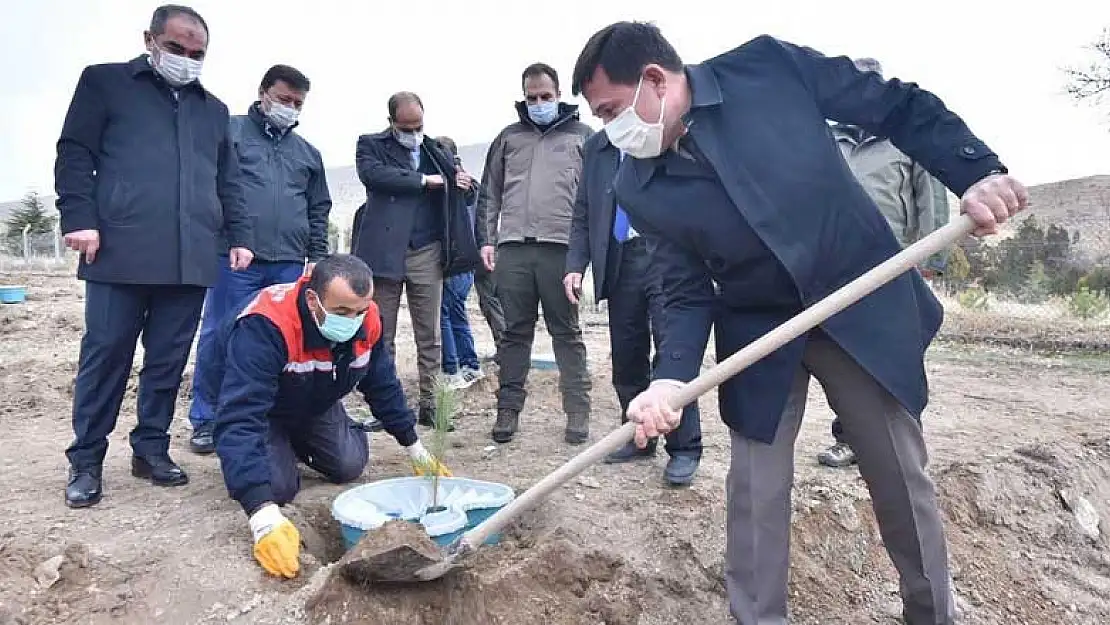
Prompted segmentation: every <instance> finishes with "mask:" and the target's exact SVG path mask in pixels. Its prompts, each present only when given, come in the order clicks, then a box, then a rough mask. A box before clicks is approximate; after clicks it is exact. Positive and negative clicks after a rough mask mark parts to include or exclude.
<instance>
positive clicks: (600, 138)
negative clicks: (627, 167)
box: [567, 132, 623, 302]
mask: <svg viewBox="0 0 1110 625" xmlns="http://www.w3.org/2000/svg"><path fill="white" fill-rule="evenodd" d="M618 166H620V150H618V149H617V148H616V147H614V146H613V144H612V143H609V136H608V135H606V134H605V133H604V132H595V133H594V134H593V135H592V136H591V137H590V138H589V139H587V140H586V143H584V144H583V145H582V175H581V177H580V178H579V179H578V194H577V196H576V198H575V200H574V216H573V217H572V218H571V224H570V245H569V247H568V248H567V273H584V272H585V271H586V267H587V266H588V265H593V278H594V280H593V282H594V300H595V301H599V302H600V301H601V300H603V299H606V298H607V297H608V296H609V286H610V285H609V279H610V277H611V276H610V275H609V274H610V273H612V272H611V271H610V269H611V267H618V266H620V246H619V245H615V243H616V239H614V238H613V217H614V216H615V215H616V212H617V201H616V198H617V196H616V195H615V194H614V193H613V176H614V175H615V174H616V172H617V167H618ZM622 208H623V207H622Z"/></svg>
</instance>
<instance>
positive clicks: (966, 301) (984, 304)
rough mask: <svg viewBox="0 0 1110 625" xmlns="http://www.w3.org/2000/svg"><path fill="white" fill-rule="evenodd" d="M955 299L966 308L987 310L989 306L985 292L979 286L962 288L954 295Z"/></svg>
mask: <svg viewBox="0 0 1110 625" xmlns="http://www.w3.org/2000/svg"><path fill="white" fill-rule="evenodd" d="M956 301H957V302H959V303H960V306H961V307H963V308H966V309H967V310H987V308H989V307H990V301H989V296H988V295H987V292H986V291H984V290H983V289H981V288H979V287H972V288H970V289H964V290H963V291H960V292H959V293H958V294H957V295H956Z"/></svg>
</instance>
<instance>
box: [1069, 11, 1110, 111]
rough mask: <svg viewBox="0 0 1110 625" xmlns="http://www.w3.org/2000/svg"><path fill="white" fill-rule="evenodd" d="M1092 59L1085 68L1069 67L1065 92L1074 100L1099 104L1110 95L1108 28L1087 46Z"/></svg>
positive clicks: (1109, 41) (1109, 34) (1109, 35)
mask: <svg viewBox="0 0 1110 625" xmlns="http://www.w3.org/2000/svg"><path fill="white" fill-rule="evenodd" d="M1087 47H1088V49H1089V50H1090V51H1091V52H1092V56H1093V57H1094V59H1093V60H1092V61H1091V62H1090V64H1089V65H1087V66H1086V67H1069V68H1067V69H1065V70H1064V72H1065V73H1066V74H1067V76H1068V84H1067V87H1066V89H1067V92H1068V95H1070V96H1072V97H1073V98H1075V99H1076V100H1093V101H1095V102H1100V101H1101V100H1102V98H1103V96H1105V95H1106V94H1107V93H1110V28H1107V29H1106V30H1104V31H1102V35H1101V36H1100V37H1099V38H1098V40H1097V41H1095V42H1094V43H1093V44H1091V45H1089V46H1087Z"/></svg>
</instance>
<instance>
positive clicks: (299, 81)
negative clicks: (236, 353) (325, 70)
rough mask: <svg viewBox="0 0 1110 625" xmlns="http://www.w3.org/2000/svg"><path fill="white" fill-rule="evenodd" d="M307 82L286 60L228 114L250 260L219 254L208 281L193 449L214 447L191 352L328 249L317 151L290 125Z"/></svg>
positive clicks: (207, 399)
mask: <svg viewBox="0 0 1110 625" xmlns="http://www.w3.org/2000/svg"><path fill="white" fill-rule="evenodd" d="M309 86H310V83H309V81H308V78H307V77H305V75H304V74H302V73H301V72H299V71H297V70H296V69H294V68H292V67H289V66H288V65H274V66H273V67H271V68H270V69H268V70H266V73H265V74H263V76H262V83H261V84H260V85H259V87H258V99H257V100H256V101H255V102H254V104H252V105H251V106H250V108H249V109H247V113H246V114H245V115H235V116H233V117H232V118H231V141H232V145H234V147H235V155H236V156H237V158H238V162H239V167H240V171H241V172H242V182H243V184H242V187H243V195H244V199H245V201H246V205H247V210H248V212H249V213H250V217H251V222H252V223H253V224H254V228H255V230H256V231H257V233H258V236H257V237H256V241H255V249H254V262H252V263H251V266H250V267H248V268H246V269H244V270H242V271H231V270H230V269H229V268H228V267H229V266H230V265H229V263H227V262H226V260H224V261H222V262H223V266H224V270H223V271H222V272H221V273H220V277H219V280H217V282H216V286H215V287H214V288H212V289H209V291H208V296H207V298H206V299H205V303H204V317H203V318H202V320H201V325H200V338H199V340H198V341H197V354H198V357H197V362H196V368H195V372H194V374H193V402H192V404H191V405H190V406H189V421H191V422H192V425H193V434H192V436H191V437H190V438H189V447H190V448H191V449H192V450H193V452H194V453H198V454H210V453H212V452H213V451H215V450H216V446H215V442H214V441H213V440H212V430H213V427H214V419H215V405H214V402H215V397H213V396H209V395H206V394H205V393H203V392H201V388H200V387H199V386H198V384H197V380H198V379H200V378H202V377H203V376H204V368H205V367H206V366H208V363H207V362H206V361H205V360H204V359H203V358H200V357H199V354H201V353H203V352H204V351H205V350H204V346H205V345H206V344H207V343H208V341H210V340H212V333H213V332H214V331H215V329H216V326H218V325H219V323H220V322H221V321H222V320H223V318H224V317H225V316H226V315H227V314H228V312H229V311H231V310H235V309H237V307H238V306H240V305H242V303H243V302H244V301H245V300H246V299H247V298H248V297H250V296H251V295H253V294H254V293H255V292H257V291H258V290H259V289H261V288H263V287H267V286H270V285H272V284H284V283H288V282H296V280H297V278H299V277H300V276H301V274H302V273H304V271H305V270H306V263H307V264H308V267H307V268H311V265H312V264H313V263H315V262H316V261H318V260H320V259H321V258H324V257H325V256H327V254H328V215H329V214H330V213H331V195H330V194H329V193H328V182H327V178H326V176H325V173H324V162H323V159H322V157H321V156H320V152H319V151H318V150H317V149H316V148H315V147H313V146H312V144H310V143H309V142H308V141H306V140H305V139H304V138H302V137H301V136H300V135H299V134H297V133H296V132H295V131H294V129H295V128H297V126H299V125H300V122H298V121H297V119H298V118H299V117H300V114H301V110H302V108H303V107H304V103H305V98H306V97H307V96H308V90H309Z"/></svg>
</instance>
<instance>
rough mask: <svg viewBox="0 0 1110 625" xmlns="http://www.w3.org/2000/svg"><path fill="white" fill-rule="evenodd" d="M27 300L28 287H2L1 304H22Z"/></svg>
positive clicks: (0, 288) (0, 291) (0, 287)
mask: <svg viewBox="0 0 1110 625" xmlns="http://www.w3.org/2000/svg"><path fill="white" fill-rule="evenodd" d="M26 299H27V287H25V286H20V285H11V286H0V304H21V303H23V302H24V301H25V300H26Z"/></svg>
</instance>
